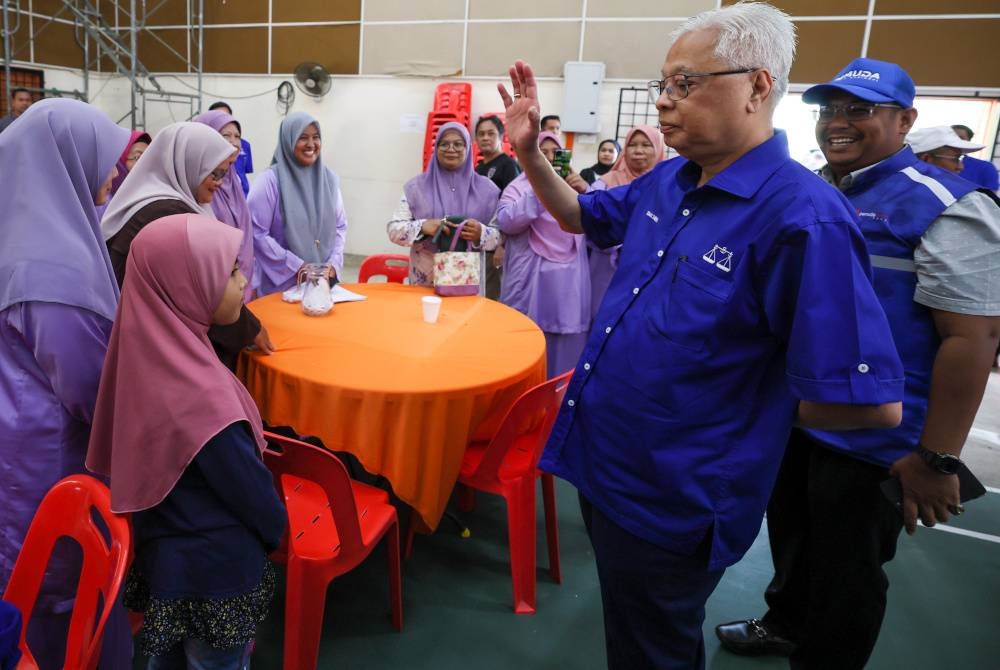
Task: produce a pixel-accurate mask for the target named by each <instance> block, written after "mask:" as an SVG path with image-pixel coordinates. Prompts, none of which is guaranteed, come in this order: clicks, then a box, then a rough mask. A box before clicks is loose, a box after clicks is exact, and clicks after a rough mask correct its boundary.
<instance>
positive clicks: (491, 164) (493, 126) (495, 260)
mask: <svg viewBox="0 0 1000 670" xmlns="http://www.w3.org/2000/svg"><path fill="white" fill-rule="evenodd" d="M476 144H477V145H478V146H479V153H480V154H482V157H483V158H482V160H481V161H480V162H479V164H478V165H477V166H476V172H478V173H479V174H481V175H483V176H484V177H486V178H487V179H489V180H490V181H492V182H493V183H494V184H496V185H497V188H499V189H500V190H501V191H503V190H504V189H505V188H507V184H509V183H511V182H512V181H514V178H515V177H517V175H519V174H521V166H520V165H518V164H517V161H516V160H514V159H513V158H511V157H510V156H508V155H507V154H506V153H504V152H503V149H502V148H503V121H501V120H500V117H499V116H495V115H493V116H484V117H482V118H480V119H479V121H477V122H476ZM501 266H503V245H502V244H501V245H499V246H497V248H496V251H487V252H486V297H487V298H489V299H490V300H499V299H500V268H501Z"/></svg>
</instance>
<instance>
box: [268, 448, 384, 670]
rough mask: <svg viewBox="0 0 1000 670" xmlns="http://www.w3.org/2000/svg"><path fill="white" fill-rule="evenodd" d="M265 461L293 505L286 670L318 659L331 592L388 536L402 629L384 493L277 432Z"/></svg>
mask: <svg viewBox="0 0 1000 670" xmlns="http://www.w3.org/2000/svg"><path fill="white" fill-rule="evenodd" d="M264 435H265V437H266V438H267V440H268V442H269V443H270V444H277V445H278V446H280V447H281V448H282V449H283V451H280V452H279V451H276V450H274V449H273V448H272V447H271V446H270V445H269V446H268V448H267V449H265V451H264V462H265V463H266V464H267V467H268V468H269V469H270V470H271V474H272V475H273V476H274V482H275V485H276V486H277V487H278V490H279V491H280V492H281V494H282V495H283V497H284V500H285V505H286V507H287V508H288V532H287V545H286V546H287V549H286V550H287V557H288V568H287V570H286V582H287V583H286V587H285V655H284V668H285V670H312V669H314V668H316V663H317V660H318V656H319V642H320V637H321V635H322V631H323V611H324V609H325V607H326V592H327V587H328V586H329V585H330V582H332V581H333V580H334V579H335V578H336V577H339V576H340V575H342V574H344V573H346V572H349V571H351V570H353V569H354V568H356V567H357V566H358V565H359V564H360V563H361V562H362V561H363V560H365V559H366V558H367V557H368V555H369V554H370V553H371V552H372V549H374V548H375V546H376V545H377V544H378V543H379V541H380V540H381V539H382V538H383V537H387V538H388V555H389V600H390V601H391V605H392V625H393V627H394V628H395V629H396V630H397V631H398V630H402V628H403V592H402V578H401V576H400V561H399V522H398V520H397V519H396V509H395V508H394V507H393V506H392V505H391V504H389V496H388V495H387V494H386V492H385V491H382V490H381V489H377V488H375V487H373V486H367V485H365V484H362V483H360V482H356V481H353V480H351V478H350V477H349V476H348V474H347V468H345V467H344V464H343V463H341V462H340V460H339V459H337V457H336V456H334V455H333V454H332V453H330V452H329V451H327V450H326V449H323V448H321V447H314V446H313V445H311V444H306V443H304V442H300V441H298V440H293V439H291V438H288V437H283V436H281V435H275V434H273V433H265V434H264Z"/></svg>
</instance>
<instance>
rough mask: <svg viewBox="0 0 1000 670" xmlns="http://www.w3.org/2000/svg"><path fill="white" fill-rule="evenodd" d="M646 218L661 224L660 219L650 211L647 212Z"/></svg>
mask: <svg viewBox="0 0 1000 670" xmlns="http://www.w3.org/2000/svg"><path fill="white" fill-rule="evenodd" d="M646 216H648V217H649V218H651V219H652V220H653V223H659V222H660V217H658V216H657V215H656V214H653V213H652V212H651V211H649V210H648V209H647V210H646Z"/></svg>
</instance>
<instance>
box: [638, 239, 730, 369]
mask: <svg viewBox="0 0 1000 670" xmlns="http://www.w3.org/2000/svg"><path fill="white" fill-rule="evenodd" d="M733 289H734V284H733V282H732V281H730V280H728V279H725V278H723V277H719V276H718V275H716V274H714V273H712V272H710V271H708V270H702V269H701V268H699V267H698V266H697V263H695V262H691V261H689V260H688V258H687V257H686V256H682V257H680V258H678V259H677V265H676V266H675V269H674V276H673V279H672V281H671V283H670V298H669V300H668V301H667V304H666V307H665V308H664V309H663V310H659V311H658V312H657V313H656V314H655V317H654V318H653V319H652V324H653V327H654V328H656V330H658V331H659V332H660V333H661V334H662V335H663V336H664V337H666V338H667V339H668V340H670V341H671V342H673V343H674V344H677V345H678V346H681V347H684V348H685V349H691V350H692V351H701V350H702V349H703V348H704V347H705V342H706V340H708V339H709V338H710V337H713V336H714V335H715V334H716V333H717V332H718V329H719V328H720V327H722V326H721V325H720V321H721V320H722V318H723V317H724V315H725V312H726V306H727V303H728V302H729V300H730V298H731V297H732V295H733Z"/></svg>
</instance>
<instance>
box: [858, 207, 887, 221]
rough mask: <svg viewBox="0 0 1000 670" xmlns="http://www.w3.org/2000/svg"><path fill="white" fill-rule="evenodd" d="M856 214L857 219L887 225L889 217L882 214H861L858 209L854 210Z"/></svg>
mask: <svg viewBox="0 0 1000 670" xmlns="http://www.w3.org/2000/svg"><path fill="white" fill-rule="evenodd" d="M854 211H855V212H857V213H858V218H860V219H871V220H872V221H878V222H880V223H888V222H889V216H888V215H887V214H883V213H882V212H862V211H861V210H860V209H856V210H854Z"/></svg>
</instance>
